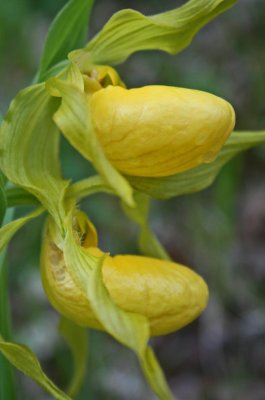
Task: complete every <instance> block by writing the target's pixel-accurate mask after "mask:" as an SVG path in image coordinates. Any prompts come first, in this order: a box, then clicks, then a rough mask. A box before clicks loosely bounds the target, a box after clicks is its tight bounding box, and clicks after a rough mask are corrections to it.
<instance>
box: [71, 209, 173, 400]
mask: <svg viewBox="0 0 265 400" xmlns="http://www.w3.org/2000/svg"><path fill="white" fill-rule="evenodd" d="M64 256H65V262H66V265H67V268H68V272H69V273H70V275H71V276H72V279H73V280H74V282H75V283H76V284H77V285H78V286H79V287H80V289H81V290H82V291H83V292H84V293H86V296H87V298H88V300H89V303H90V304H91V306H92V308H93V311H94V313H95V315H96V317H97V318H98V320H99V321H100V323H101V324H102V325H103V327H104V328H105V330H106V331H107V332H108V333H109V334H111V335H112V336H113V337H114V338H116V339H117V340H118V341H119V342H121V343H123V344H124V345H125V346H127V347H129V348H130V349H132V350H134V351H135V353H136V354H137V356H138V359H139V361H140V364H141V366H142V369H143V372H144V374H145V376H146V378H147V380H148V382H149V384H150V386H151V388H152V389H153V390H154V392H155V393H156V394H157V395H158V397H159V398H160V399H161V400H170V399H172V395H171V393H170V390H169V388H168V385H167V383H166V381H165V378H164V375H163V372H162V370H161V368H160V366H159V363H158V362H157V360H156V358H155V356H154V354H153V353H152V351H151V350H150V349H149V347H148V340H149V335H150V333H149V323H148V321H147V319H146V318H145V317H144V316H142V315H139V314H136V313H131V312H126V311H124V310H122V309H121V308H119V307H118V306H117V305H116V304H114V303H113V301H112V299H111V297H110V295H109V293H108V291H107V289H106V287H105V285H104V283H103V279H102V265H103V262H104V256H103V257H95V256H93V255H91V254H90V253H89V250H86V249H84V248H82V247H81V246H79V245H78V244H77V243H76V240H75V237H74V234H73V231H72V217H71V215H69V218H68V229H67V235H66V238H65V245H64ZM150 354H152V356H150Z"/></svg>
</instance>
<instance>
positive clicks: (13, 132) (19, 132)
mask: <svg viewBox="0 0 265 400" xmlns="http://www.w3.org/2000/svg"><path fill="white" fill-rule="evenodd" d="M58 106H59V101H58V99H55V98H52V97H51V96H50V95H49V93H48V92H47V91H46V89H45V85H44V84H39V85H34V86H30V87H28V88H26V89H24V90H22V91H21V92H20V93H19V94H18V95H17V96H16V97H15V99H14V100H13V102H12V103H11V105H10V108H9V110H8V113H7V115H6V117H5V119H4V121H3V123H2V125H1V132H0V143H1V144H0V146H1V150H0V151H1V158H0V167H1V169H2V170H3V172H4V174H5V175H6V176H7V178H8V179H9V180H10V181H11V182H13V183H14V184H16V185H18V186H21V187H23V188H24V189H26V190H27V191H28V192H30V193H32V194H33V195H34V196H36V197H37V198H38V200H39V201H40V202H41V204H42V205H43V207H44V208H46V209H47V210H48V211H49V212H50V214H51V215H52V216H53V217H54V219H55V221H56V222H57V224H58V226H60V227H61V228H62V226H63V220H64V217H65V210H64V207H65V205H64V195H65V190H66V188H67V186H68V182H66V181H64V180H63V179H62V178H61V174H60V163H59V154H58V153H59V138H60V134H59V130H58V128H57V126H56V125H55V123H54V122H53V120H52V116H53V114H54V112H55V111H56V110H57V108H58Z"/></svg>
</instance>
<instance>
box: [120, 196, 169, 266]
mask: <svg viewBox="0 0 265 400" xmlns="http://www.w3.org/2000/svg"><path fill="white" fill-rule="evenodd" d="M134 200H135V207H129V206H127V205H126V204H124V203H122V208H123V211H124V212H125V214H126V215H127V216H128V217H129V218H130V219H131V220H132V221H134V222H136V223H137V224H138V225H139V227H140V234H139V248H140V251H141V252H142V253H143V254H144V255H146V256H148V257H154V258H160V259H162V260H170V257H169V255H168V253H167V251H166V250H165V249H164V248H163V246H162V244H161V243H160V242H159V240H158V238H157V237H156V236H155V234H154V232H153V231H152V230H151V228H150V227H149V224H148V217H149V209H150V201H151V199H150V197H149V196H147V195H146V194H144V193H140V192H135V193H134Z"/></svg>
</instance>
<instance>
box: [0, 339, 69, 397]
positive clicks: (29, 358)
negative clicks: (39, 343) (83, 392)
mask: <svg viewBox="0 0 265 400" xmlns="http://www.w3.org/2000/svg"><path fill="white" fill-rule="evenodd" d="M0 352H1V353H2V354H3V355H4V356H5V357H6V358H7V359H8V361H9V362H10V363H11V364H13V365H14V366H15V367H16V368H17V369H19V370H20V371H21V372H23V374H25V375H27V376H28V377H29V378H31V379H33V380H34V381H35V382H37V383H38V384H39V385H40V386H42V387H43V388H44V389H45V390H46V391H47V392H48V393H50V394H51V395H52V396H53V397H54V398H55V399H57V400H71V398H70V397H69V396H67V395H66V394H65V393H64V392H63V391H61V390H60V389H59V388H58V387H57V386H56V385H55V384H54V383H53V382H52V381H51V380H50V379H49V378H48V377H47V375H45V373H44V372H43V370H42V368H41V366H40V363H39V361H38V359H37V357H36V356H35V354H34V353H33V352H32V351H31V350H30V349H29V348H28V347H26V346H24V345H21V344H18V343H13V342H6V341H5V340H4V339H3V338H2V337H1V335H0Z"/></svg>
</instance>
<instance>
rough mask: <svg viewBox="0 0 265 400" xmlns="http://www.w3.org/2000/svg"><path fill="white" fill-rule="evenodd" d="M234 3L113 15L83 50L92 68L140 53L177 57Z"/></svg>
mask: <svg viewBox="0 0 265 400" xmlns="http://www.w3.org/2000/svg"><path fill="white" fill-rule="evenodd" d="M235 2H236V0H190V1H189V2H187V3H186V4H184V5H183V6H181V7H179V8H176V9H174V10H171V11H168V12H164V13H162V14H158V15H153V16H149V17H147V16H145V15H143V14H141V13H140V12H138V11H135V10H130V9H126V10H122V11H119V12H117V13H116V14H114V15H113V16H112V17H111V18H110V20H109V21H108V22H107V23H106V25H105V26H104V27H103V29H102V30H101V31H100V32H99V33H98V35H97V36H96V37H95V38H93V39H92V40H91V41H90V42H89V43H88V45H87V46H86V49H87V51H88V52H90V54H91V59H92V61H93V62H94V63H96V64H110V65H116V64H119V63H122V62H123V61H125V60H126V59H127V58H128V57H129V56H130V55H131V54H133V53H135V52H136V51H142V50H163V51H166V52H168V53H170V54H176V53H179V52H180V51H181V50H183V49H184V48H185V47H187V46H188V45H189V44H190V42H191V40H192V38H193V37H194V35H195V34H196V33H197V32H198V31H199V30H200V29H201V28H202V27H203V26H204V25H205V24H207V23H208V22H209V21H211V20H212V19H213V18H215V17H216V16H217V15H219V14H221V13H222V12H224V11H226V10H227V9H228V8H230V7H231V6H232V5H233V4H234V3H235Z"/></svg>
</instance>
